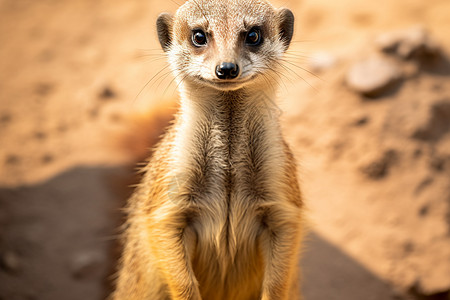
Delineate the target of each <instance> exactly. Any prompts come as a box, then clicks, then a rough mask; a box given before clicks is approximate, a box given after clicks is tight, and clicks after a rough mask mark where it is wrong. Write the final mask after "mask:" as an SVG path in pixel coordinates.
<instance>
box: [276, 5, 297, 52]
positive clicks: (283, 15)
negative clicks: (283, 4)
mask: <svg viewBox="0 0 450 300" xmlns="http://www.w3.org/2000/svg"><path fill="white" fill-rule="evenodd" d="M277 16H278V24H279V30H280V38H281V41H282V42H283V43H284V45H285V47H286V50H287V49H288V48H289V45H290V43H291V40H292V35H293V34H294V14H293V13H292V11H291V10H290V9H288V8H280V9H279V10H278V14H277Z"/></svg>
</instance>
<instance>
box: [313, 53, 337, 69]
mask: <svg viewBox="0 0 450 300" xmlns="http://www.w3.org/2000/svg"><path fill="white" fill-rule="evenodd" d="M336 61H337V59H336V57H335V56H334V55H332V54H331V53H328V52H316V53H314V54H313V55H312V57H311V58H310V59H309V62H308V64H309V68H310V69H311V71H314V72H321V71H325V70H327V69H329V68H331V67H333V66H334V65H335V64H336Z"/></svg>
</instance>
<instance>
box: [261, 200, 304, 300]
mask: <svg viewBox="0 0 450 300" xmlns="http://www.w3.org/2000/svg"><path fill="white" fill-rule="evenodd" d="M285 209H289V211H286V210H285V211H282V210H280V209H274V210H272V211H271V212H269V213H268V215H267V216H266V218H265V224H266V226H267V230H266V231H265V233H264V236H263V239H262V245H263V255H264V260H265V275H264V281H263V289H262V297H261V299H262V300H287V299H289V300H292V299H291V298H290V295H291V287H292V285H293V284H294V285H296V284H297V283H296V282H294V281H295V280H298V278H297V277H296V276H294V275H295V274H297V273H296V270H295V269H296V268H298V258H299V249H300V240H301V235H302V234H301V232H302V230H301V228H300V226H301V225H300V222H299V221H298V220H299V218H300V212H299V208H298V207H296V206H295V205H292V206H291V205H289V207H286V208H285Z"/></svg>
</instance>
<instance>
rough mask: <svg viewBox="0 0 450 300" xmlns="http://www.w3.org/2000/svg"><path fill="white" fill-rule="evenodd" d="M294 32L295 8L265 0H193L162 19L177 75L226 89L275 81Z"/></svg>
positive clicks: (160, 32)
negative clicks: (290, 8)
mask: <svg viewBox="0 0 450 300" xmlns="http://www.w3.org/2000/svg"><path fill="white" fill-rule="evenodd" d="M293 31H294V15H293V14H292V12H291V11H290V10H289V9H287V8H281V9H275V8H274V7H272V5H271V4H269V3H268V2H267V1H265V0H226V1H220V0H188V1H187V2H186V3H185V4H184V5H182V6H181V7H180V8H179V9H178V10H177V12H176V13H175V15H174V16H171V15H170V14H167V13H163V14H161V15H160V16H159V17H158V20H157V32H158V37H159V41H160V43H161V46H162V48H163V50H164V51H165V52H167V53H168V57H169V63H170V65H171V67H172V70H173V71H174V72H175V75H176V76H177V78H180V80H183V81H187V82H189V83H191V84H194V85H199V86H200V85H201V86H205V85H207V86H210V87H212V88H215V89H217V90H222V91H231V90H237V89H240V88H242V87H245V86H248V87H250V86H252V85H254V86H255V84H257V83H258V82H259V83H262V84H264V85H266V86H267V84H268V82H267V80H270V81H273V80H274V79H275V78H276V76H271V74H270V73H271V72H277V69H278V68H279V66H280V62H279V59H280V58H281V56H282V55H283V53H284V52H285V51H286V50H287V49H288V47H289V44H290V42H291V39H292V35H293ZM264 82H265V83H264Z"/></svg>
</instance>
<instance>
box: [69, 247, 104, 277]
mask: <svg viewBox="0 0 450 300" xmlns="http://www.w3.org/2000/svg"><path fill="white" fill-rule="evenodd" d="M103 263H104V258H103V255H102V253H99V252H95V251H86V252H82V253H78V254H77V255H76V256H75V257H74V258H73V260H72V262H71V267H70V270H71V273H72V276H73V277H74V278H75V279H88V278H93V277H95V276H97V275H98V274H99V272H100V271H101V270H100V269H101V266H102V264H103Z"/></svg>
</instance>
